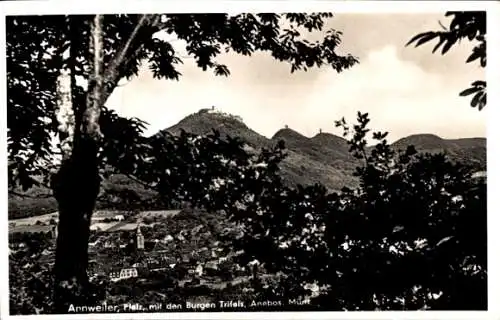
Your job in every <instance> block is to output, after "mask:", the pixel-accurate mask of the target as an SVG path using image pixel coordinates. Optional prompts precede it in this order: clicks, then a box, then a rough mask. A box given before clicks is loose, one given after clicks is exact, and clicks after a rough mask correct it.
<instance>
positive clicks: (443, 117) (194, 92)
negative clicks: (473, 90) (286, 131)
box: [107, 25, 488, 140]
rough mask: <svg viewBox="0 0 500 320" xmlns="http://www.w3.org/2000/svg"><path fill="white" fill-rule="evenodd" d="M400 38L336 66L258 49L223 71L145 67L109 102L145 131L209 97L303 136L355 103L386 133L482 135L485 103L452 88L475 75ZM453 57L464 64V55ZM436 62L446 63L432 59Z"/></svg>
mask: <svg viewBox="0 0 500 320" xmlns="http://www.w3.org/2000/svg"><path fill="white" fill-rule="evenodd" d="M391 26H392V25H391ZM391 28H394V26H392V27H391ZM361 31H362V30H361ZM361 31H360V30H357V32H361ZM412 32H413V31H411V32H410V33H412ZM400 38H401V39H400ZM400 38H397V39H396V38H395V39H391V38H390V37H389V36H387V39H384V41H381V43H385V44H384V45H381V43H376V44H373V46H371V48H370V49H366V50H365V51H364V52H363V54H362V55H360V56H361V57H362V59H361V62H360V64H359V65H356V66H355V67H353V68H352V69H350V70H347V71H344V72H342V73H340V74H338V73H336V72H335V71H333V70H331V69H328V68H324V69H320V70H312V71H310V72H307V73H305V72H299V73H294V74H290V67H289V65H287V64H285V63H282V62H277V61H275V60H274V59H272V58H271V57H270V56H269V55H267V54H262V53H258V54H256V55H254V56H252V57H243V56H237V55H225V56H222V57H221V58H220V59H221V60H220V61H221V62H224V63H227V65H228V66H229V68H230V70H231V75H230V76H229V77H228V78H224V77H216V76H214V75H213V74H212V73H211V72H203V71H201V70H200V69H199V68H197V67H196V66H195V64H194V61H193V60H189V59H188V60H186V61H185V64H184V65H182V66H181V67H180V69H179V70H180V71H181V73H182V74H183V76H182V77H181V80H180V81H179V82H176V81H166V80H155V79H153V78H152V75H151V73H150V72H149V71H148V70H147V68H143V69H142V70H141V72H140V75H139V77H138V78H137V79H134V80H132V81H131V82H130V83H129V84H128V85H126V86H124V87H120V88H118V89H117V90H115V92H114V93H113V95H112V96H111V98H110V100H109V101H108V103H107V105H108V106H111V107H113V108H115V109H117V110H118V112H119V113H120V114H122V115H123V116H128V117H130V116H134V117H139V118H141V119H143V120H145V121H147V122H149V123H150V127H149V130H148V133H149V134H152V133H155V132H157V131H158V130H161V129H164V128H166V127H169V126H171V125H174V124H175V123H177V122H178V121H180V120H181V119H182V118H184V117H185V116H187V115H188V114H190V113H193V112H196V111H198V110H199V109H201V108H206V107H210V106H212V105H215V106H217V107H218V108H219V109H222V110H223V111H225V112H230V113H233V114H237V115H240V116H241V117H243V119H244V121H245V123H246V124H247V125H248V126H249V127H250V128H252V129H254V130H256V131H257V132H259V133H261V134H264V135H266V136H268V137H270V136H272V135H273V134H274V133H275V132H276V131H277V130H279V129H280V128H282V127H284V125H285V124H286V125H288V126H289V127H291V128H293V129H295V130H297V131H299V132H301V133H302V134H304V135H306V136H313V135H314V134H316V133H317V132H318V131H319V129H320V128H321V129H322V130H323V131H326V132H333V133H336V134H339V133H340V131H339V130H338V129H336V128H334V126H333V124H334V121H335V120H338V119H340V118H341V117H346V119H347V120H349V121H351V122H352V121H353V120H354V118H355V115H356V112H357V111H362V112H369V113H370V117H371V118H372V123H371V127H372V128H374V129H377V130H382V131H389V132H390V140H395V139H398V138H401V137H403V136H406V135H409V134H414V133H434V134H437V135H439V136H442V137H445V138H456V137H471V136H485V135H486V116H487V112H488V110H484V111H482V112H478V111H477V109H472V108H471V107H470V106H469V101H470V100H469V98H464V97H459V96H458V93H459V92H460V91H461V90H463V89H465V88H466V87H467V86H468V84H469V82H470V81H472V80H475V79H469V76H470V74H467V73H465V72H461V73H458V71H457V70H453V72H447V70H448V69H450V68H451V66H453V65H454V64H451V63H450V61H449V59H448V57H447V56H440V55H433V54H432V53H431V52H430V49H428V50H419V51H415V50H417V49H415V48H404V43H405V41H406V40H405V39H406V38H407V35H406V34H404V35H402V36H401V37H400ZM354 39H356V38H355V37H354V38H353V37H350V38H346V40H349V41H350V42H351V43H353V41H354ZM180 49H181V47H179V50H180ZM354 53H355V54H356V52H354ZM451 58H452V59H453V60H454V61H455V60H456V61H458V62H457V63H459V64H460V65H459V66H458V65H457V68H459V69H461V68H464V66H463V65H464V64H465V63H464V62H462V61H460V59H458V58H457V57H456V56H451ZM447 59H448V60H447ZM439 64H448V65H449V66H450V67H449V68H445V69H440V68H436V67H433V65H439ZM469 68H471V67H469ZM464 70H465V69H464Z"/></svg>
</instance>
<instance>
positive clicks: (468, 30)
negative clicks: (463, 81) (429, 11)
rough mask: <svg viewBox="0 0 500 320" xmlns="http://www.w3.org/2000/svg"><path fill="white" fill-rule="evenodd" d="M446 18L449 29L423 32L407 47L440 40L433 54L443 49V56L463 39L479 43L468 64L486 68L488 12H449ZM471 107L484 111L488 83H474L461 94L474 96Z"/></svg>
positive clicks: (467, 61)
mask: <svg viewBox="0 0 500 320" xmlns="http://www.w3.org/2000/svg"><path fill="white" fill-rule="evenodd" d="M445 16H446V17H449V16H451V17H452V19H451V21H450V25H449V27H448V28H445V27H443V29H444V30H443V31H429V32H423V33H420V34H418V35H416V36H414V37H413V38H412V39H411V40H410V41H409V42H408V43H407V45H410V44H412V43H414V44H415V46H416V47H418V46H420V45H422V44H424V43H427V42H429V41H431V40H434V39H438V40H439V41H438V43H437V44H436V45H435V46H434V49H433V50H432V53H434V52H436V51H438V50H439V49H440V48H441V54H443V55H444V54H445V53H446V52H448V51H449V50H450V49H451V47H453V46H454V45H455V44H457V43H459V42H460V40H462V39H467V40H469V41H475V42H477V45H476V46H475V47H474V48H473V49H472V53H471V54H470V56H469V57H468V58H467V60H466V63H471V62H474V61H476V60H477V61H479V64H480V66H481V68H485V67H486V12H485V11H465V12H455V11H451V12H447V13H446V15H445ZM472 94H474V96H473V97H472V100H471V106H472V107H473V108H475V107H477V108H478V109H479V110H482V109H483V108H484V107H485V106H486V81H474V82H473V83H472V84H471V87H470V88H468V89H465V90H464V91H462V92H460V96H468V95H472Z"/></svg>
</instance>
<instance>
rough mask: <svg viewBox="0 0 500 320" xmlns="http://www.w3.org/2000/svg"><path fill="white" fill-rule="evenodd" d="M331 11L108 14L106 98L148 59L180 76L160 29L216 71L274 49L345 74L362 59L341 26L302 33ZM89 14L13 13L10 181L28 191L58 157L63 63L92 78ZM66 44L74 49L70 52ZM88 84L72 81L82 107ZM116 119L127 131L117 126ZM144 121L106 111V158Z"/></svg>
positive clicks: (162, 71) (294, 60)
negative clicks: (315, 36) (343, 43)
mask: <svg viewBox="0 0 500 320" xmlns="http://www.w3.org/2000/svg"><path fill="white" fill-rule="evenodd" d="M330 17H332V14H329V13H318V14H316V13H313V14H310V15H307V14H302V13H300V14H299V13H297V14H285V15H278V14H239V15H234V16H231V15H228V14H179V15H153V16H147V15H146V16H141V15H107V16H105V17H104V19H103V25H104V30H103V33H104V34H103V36H104V58H103V59H104V68H105V69H106V70H110V72H111V71H113V70H114V69H113V67H114V64H115V63H119V62H121V64H120V65H119V67H118V70H117V72H116V73H117V74H116V75H114V76H113V77H112V79H111V80H110V81H109V82H108V83H106V90H105V92H103V99H104V101H105V100H106V98H107V97H108V96H109V95H110V94H111V92H112V90H113V89H114V88H115V87H116V85H117V84H118V82H119V81H120V79H122V78H127V79H130V78H132V77H134V76H136V75H137V72H138V70H139V67H140V66H141V65H142V64H144V63H147V64H148V65H149V67H150V68H151V70H152V71H153V74H154V75H155V77H156V78H165V79H179V76H180V73H179V72H178V71H177V69H176V66H177V65H178V64H180V63H182V58H180V57H179V56H178V53H177V52H175V51H174V49H173V47H172V45H171V43H170V42H168V41H166V40H162V39H163V37H158V36H157V35H158V34H161V33H163V34H168V35H175V36H176V37H177V38H178V39H180V40H185V41H186V42H187V46H186V50H187V52H188V55H189V56H190V57H193V58H194V59H195V61H196V63H197V65H198V66H199V67H200V68H202V69H203V70H207V69H213V70H214V72H215V73H216V74H217V75H225V76H227V75H229V69H228V67H227V66H225V65H221V64H219V63H218V62H217V60H216V59H217V57H218V56H219V55H220V54H221V53H223V52H228V51H234V52H236V53H239V54H243V55H250V54H252V53H253V52H256V51H264V52H269V53H270V54H271V55H272V56H273V57H274V58H276V59H278V60H280V61H285V62H288V63H290V64H291V68H292V69H291V70H292V71H295V70H307V69H308V68H311V67H313V66H318V67H320V66H322V65H330V66H331V67H332V68H334V69H335V70H337V71H339V72H340V71H342V70H344V69H346V68H348V67H350V66H352V65H353V64H355V63H356V62H357V60H356V58H354V57H352V56H350V55H346V56H342V55H339V54H337V53H336V52H335V49H336V48H337V47H338V45H339V44H340V35H341V34H340V32H338V31H335V30H330V31H329V32H328V33H327V36H326V37H325V38H324V39H323V41H320V42H315V43H310V42H308V41H306V40H303V39H302V38H301V37H300V36H301V33H300V32H299V31H298V28H300V27H304V28H306V29H307V30H308V31H314V30H322V29H323V27H324V20H325V19H327V18H330ZM91 20H92V19H90V17H88V16H50V17H47V16H30V17H8V18H7V21H6V23H7V30H8V32H7V33H8V35H7V69H8V70H7V71H8V96H9V97H8V130H9V131H8V141H9V144H8V146H9V160H10V163H9V173H10V179H9V181H10V186H14V185H22V186H23V188H25V189H29V188H30V187H32V186H34V185H39V184H40V182H39V181H38V180H36V179H35V180H34V179H33V176H48V175H50V170H48V169H47V168H48V165H47V163H51V162H52V160H53V159H52V158H53V156H54V151H53V150H52V149H51V141H53V139H52V137H53V136H54V135H55V134H57V127H58V123H57V119H56V116H55V113H54V110H55V105H54V104H55V91H56V90H55V89H56V88H55V86H56V78H57V76H58V75H59V71H60V70H61V68H63V67H70V68H71V70H72V76H73V78H74V79H75V80H78V79H79V80H88V79H89V72H90V65H89V63H90V60H89V48H88V37H89V34H90V21H91ZM283 22H285V25H288V24H289V27H288V29H282V28H281V27H280V25H281V23H283ZM138 26H140V27H139V29H138V31H137V33H136V34H135V37H134V38H133V39H132V41H131V42H130V43H128V45H129V46H128V48H129V51H128V54H127V56H126V57H125V58H124V60H123V61H117V57H119V56H120V53H121V51H122V49H123V48H124V45H126V44H127V41H128V40H129V39H131V38H130V36H131V35H132V34H134V30H135V29H137V27H138ZM67 50H70V55H64V53H65V52H66V51H67ZM86 89H87V88H86V84H85V81H75V83H73V90H72V91H73V103H74V110H75V111H78V110H80V111H78V112H82V109H83V108H84V103H85V96H86ZM77 121H78V117H77ZM77 125H78V123H77ZM112 125H113V126H114V127H113V128H115V127H118V126H120V127H121V129H125V126H128V127H129V129H128V130H125V131H124V132H122V131H116V130H111V126H112ZM141 125H142V123H141V122H140V121H135V120H125V119H121V118H120V117H118V116H116V115H113V114H112V113H110V112H104V114H103V119H101V126H102V129H103V130H105V131H106V136H105V138H104V139H105V141H104V142H103V143H104V146H105V147H104V150H103V154H105V155H106V156H103V158H105V159H108V160H109V161H111V159H113V160H116V157H118V156H119V154H120V153H119V152H116V151H117V150H120V151H125V150H123V148H124V147H122V148H119V149H115V148H116V147H118V146H119V144H120V142H121V141H122V140H120V139H122V138H125V135H126V134H128V133H127V132H130V130H136V129H138V128H139V126H141ZM106 127H108V128H106ZM116 135H120V136H116ZM130 142H133V141H130ZM56 153H57V152H56ZM130 160H132V159H130ZM122 162H123V161H122ZM111 165H112V164H111Z"/></svg>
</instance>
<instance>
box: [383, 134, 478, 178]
mask: <svg viewBox="0 0 500 320" xmlns="http://www.w3.org/2000/svg"><path fill="white" fill-rule="evenodd" d="M409 145H414V146H415V148H416V149H417V151H418V152H422V153H423V152H429V153H437V152H444V153H445V154H446V155H447V156H448V157H449V158H450V159H451V160H453V161H460V162H464V163H468V164H471V165H474V166H475V167H476V168H477V169H478V170H486V138H463V139H443V138H440V137H438V136H436V135H432V134H415V135H411V136H408V137H406V138H402V139H399V140H398V141H396V142H394V143H393V144H392V146H393V147H394V148H395V149H405V148H406V147H407V146H409Z"/></svg>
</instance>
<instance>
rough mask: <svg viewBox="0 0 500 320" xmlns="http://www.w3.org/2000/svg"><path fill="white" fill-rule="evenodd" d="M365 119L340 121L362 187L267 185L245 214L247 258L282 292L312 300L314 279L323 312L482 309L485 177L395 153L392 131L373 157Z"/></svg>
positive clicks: (432, 157) (440, 160) (431, 157)
mask: <svg viewBox="0 0 500 320" xmlns="http://www.w3.org/2000/svg"><path fill="white" fill-rule="evenodd" d="M368 123H369V118H368V115H367V114H358V124H357V125H354V126H353V130H352V131H350V128H349V127H348V126H347V124H346V123H345V121H339V122H338V123H337V125H339V126H344V129H345V130H346V132H345V133H346V136H348V135H352V136H351V139H350V140H349V144H350V146H351V152H352V153H353V154H354V155H355V156H356V157H359V158H361V159H363V161H364V165H362V166H359V167H358V168H357V170H356V172H355V174H356V176H358V177H359V179H360V186H359V188H357V189H354V190H351V189H348V188H344V189H343V190H342V192H341V193H340V194H337V193H330V194H329V193H327V192H326V190H325V189H324V187H322V186H320V185H316V186H308V187H302V186H298V187H297V188H296V189H287V188H283V187H281V189H280V190H281V191H279V192H271V191H269V192H268V193H266V194H265V195H263V196H261V197H259V198H258V199H259V201H258V202H259V204H258V207H257V208H255V207H249V209H248V211H245V213H246V215H243V214H241V213H240V216H241V217H242V219H241V220H240V221H241V222H242V223H243V224H244V225H245V226H246V228H247V229H248V230H247V232H246V233H245V234H246V235H247V236H246V237H245V238H244V239H242V240H238V241H237V242H236V243H237V245H239V246H242V247H243V248H244V250H245V251H244V252H245V256H244V257H242V258H246V259H245V261H248V260H251V259H258V260H259V261H261V262H262V263H263V265H264V267H265V268H266V269H267V270H269V271H270V272H279V273H282V274H284V275H285V277H284V280H283V281H282V282H280V283H279V284H276V285H275V286H274V287H273V288H271V289H270V290H273V294H275V295H277V296H278V297H280V296H281V297H283V298H285V297H286V298H289V297H294V296H295V297H307V296H308V295H309V294H310V293H309V294H308V293H307V290H306V289H304V286H305V285H306V284H310V283H316V284H317V285H318V286H319V287H320V288H322V292H321V294H320V296H319V297H318V298H315V299H313V301H314V304H316V305H317V306H318V307H320V308H323V309H324V310H332V309H334V310H416V309H433V310H436V309H443V310H450V309H460V310H465V309H468V310H470V309H474V310H477V309H485V308H486V300H487V299H486V243H487V242H486V236H485V230H486V229H485V228H486V208H485V204H486V198H485V197H486V185H485V183H484V182H477V181H475V180H473V179H471V174H472V170H471V168H469V167H468V166H464V165H462V164H459V163H451V162H449V161H448V160H447V159H446V157H445V156H444V155H443V154H423V155H419V154H417V153H416V152H415V149H414V148H412V147H409V148H408V149H407V150H405V151H399V152H396V151H394V150H392V149H391V148H390V147H389V146H388V144H387V141H386V136H387V133H381V132H375V133H374V134H373V138H374V139H375V140H377V141H378V144H377V145H376V146H375V148H373V149H372V150H371V152H369V153H368V152H367V151H366V139H365V137H366V135H367V134H368V132H369V130H368V129H367V124H368ZM255 213H256V214H255ZM466 288H471V289H466Z"/></svg>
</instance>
